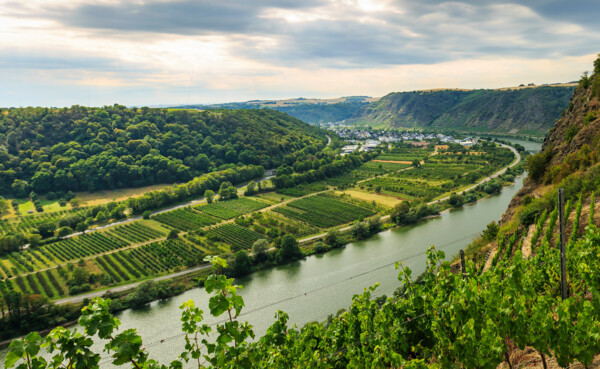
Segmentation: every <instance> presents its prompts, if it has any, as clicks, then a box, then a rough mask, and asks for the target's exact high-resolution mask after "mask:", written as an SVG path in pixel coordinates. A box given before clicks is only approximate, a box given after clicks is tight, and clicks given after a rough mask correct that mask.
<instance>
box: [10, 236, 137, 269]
mask: <svg viewBox="0 0 600 369" xmlns="http://www.w3.org/2000/svg"><path fill="white" fill-rule="evenodd" d="M126 246H128V243H127V242H126V241H124V240H122V239H120V238H117V237H111V236H105V235H103V234H101V233H98V232H95V233H90V234H86V235H82V236H77V237H72V238H67V239H64V240H62V241H58V242H54V243H51V244H48V245H44V246H40V247H37V248H35V249H28V250H24V251H21V252H12V253H10V254H8V255H7V256H6V257H5V258H2V259H0V268H1V269H2V270H1V271H0V277H2V275H3V274H4V275H5V277H12V276H13V275H14V276H16V275H19V274H21V273H30V272H34V271H36V270H40V269H45V268H48V267H52V266H55V265H57V264H61V263H65V262H68V261H73V260H78V259H82V258H85V257H89V256H93V255H96V254H100V253H103V252H107V251H111V250H116V249H120V248H123V247H126Z"/></svg>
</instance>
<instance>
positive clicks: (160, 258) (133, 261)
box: [0, 239, 207, 299]
mask: <svg viewBox="0 0 600 369" xmlns="http://www.w3.org/2000/svg"><path fill="white" fill-rule="evenodd" d="M206 253H207V252H206V251H205V250H203V249H201V248H200V247H198V246H197V245H196V244H194V243H192V242H186V241H185V240H182V239H174V240H165V241H158V242H153V243H151V244H148V245H144V246H141V247H137V248H133V249H128V250H122V251H117V252H114V253H110V254H105V255H100V256H98V257H95V258H92V259H89V260H88V261H87V262H85V263H81V262H80V263H77V266H75V264H71V265H70V266H69V267H68V268H64V267H62V266H59V267H57V268H52V269H49V270H44V271H40V272H36V273H30V274H27V275H20V276H17V277H16V278H13V279H7V280H4V281H3V280H1V279H0V293H2V292H3V291H5V290H9V289H16V290H18V291H22V292H25V293H28V294H34V295H42V296H46V297H48V298H50V299H53V298H59V297H62V296H66V295H68V290H69V289H68V286H67V284H68V283H69V282H68V279H70V278H72V273H71V272H69V271H68V270H73V268H74V269H84V270H86V272H87V273H88V274H90V275H96V276H98V277H96V278H94V281H95V282H93V283H92V284H93V288H101V287H102V286H110V285H113V284H121V283H126V282H133V281H135V280H139V279H144V278H147V277H153V276H157V275H161V274H165V273H168V272H172V271H175V270H178V269H181V268H185V267H190V266H193V265H197V264H199V263H200V261H201V260H202V259H203V257H204V255H205V254H206Z"/></svg>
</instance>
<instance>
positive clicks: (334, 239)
mask: <svg viewBox="0 0 600 369" xmlns="http://www.w3.org/2000/svg"><path fill="white" fill-rule="evenodd" d="M325 243H326V244H328V245H329V246H331V247H332V248H336V247H340V246H342V245H343V244H344V241H343V239H342V236H341V235H340V232H339V231H338V230H337V229H334V230H331V231H329V232H327V234H326V235H325Z"/></svg>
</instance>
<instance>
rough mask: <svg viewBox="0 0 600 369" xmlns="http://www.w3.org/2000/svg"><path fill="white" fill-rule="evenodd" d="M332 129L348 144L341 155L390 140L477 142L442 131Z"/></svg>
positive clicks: (467, 144)
mask: <svg viewBox="0 0 600 369" xmlns="http://www.w3.org/2000/svg"><path fill="white" fill-rule="evenodd" d="M333 131H334V132H335V133H336V134H338V135H339V136H340V137H341V138H343V139H344V141H346V142H347V143H348V145H346V146H344V147H342V155H347V154H350V153H352V152H355V151H357V150H358V151H367V152H368V151H372V150H374V149H375V148H377V147H378V146H379V145H382V144H384V143H391V142H405V141H406V142H407V143H410V144H411V145H413V146H415V147H428V146H429V145H430V144H432V143H442V144H450V143H454V144H460V145H463V146H465V147H470V146H473V145H474V144H476V143H477V138H473V137H464V138H454V137H453V136H450V135H446V134H443V133H422V132H401V131H387V130H386V131H378V130H353V129H347V128H341V129H337V128H336V129H333Z"/></svg>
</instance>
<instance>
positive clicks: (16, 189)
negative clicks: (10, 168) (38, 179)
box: [11, 179, 31, 198]
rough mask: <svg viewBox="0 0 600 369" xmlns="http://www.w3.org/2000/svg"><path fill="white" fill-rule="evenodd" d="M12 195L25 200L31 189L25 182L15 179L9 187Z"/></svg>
mask: <svg viewBox="0 0 600 369" xmlns="http://www.w3.org/2000/svg"><path fill="white" fill-rule="evenodd" d="M11 190H12V193H13V194H14V195H15V196H16V197H18V198H25V197H27V196H28V195H29V192H31V187H30V186H29V183H27V181H23V180H21V179H15V181H14V182H13V184H12V186H11Z"/></svg>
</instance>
